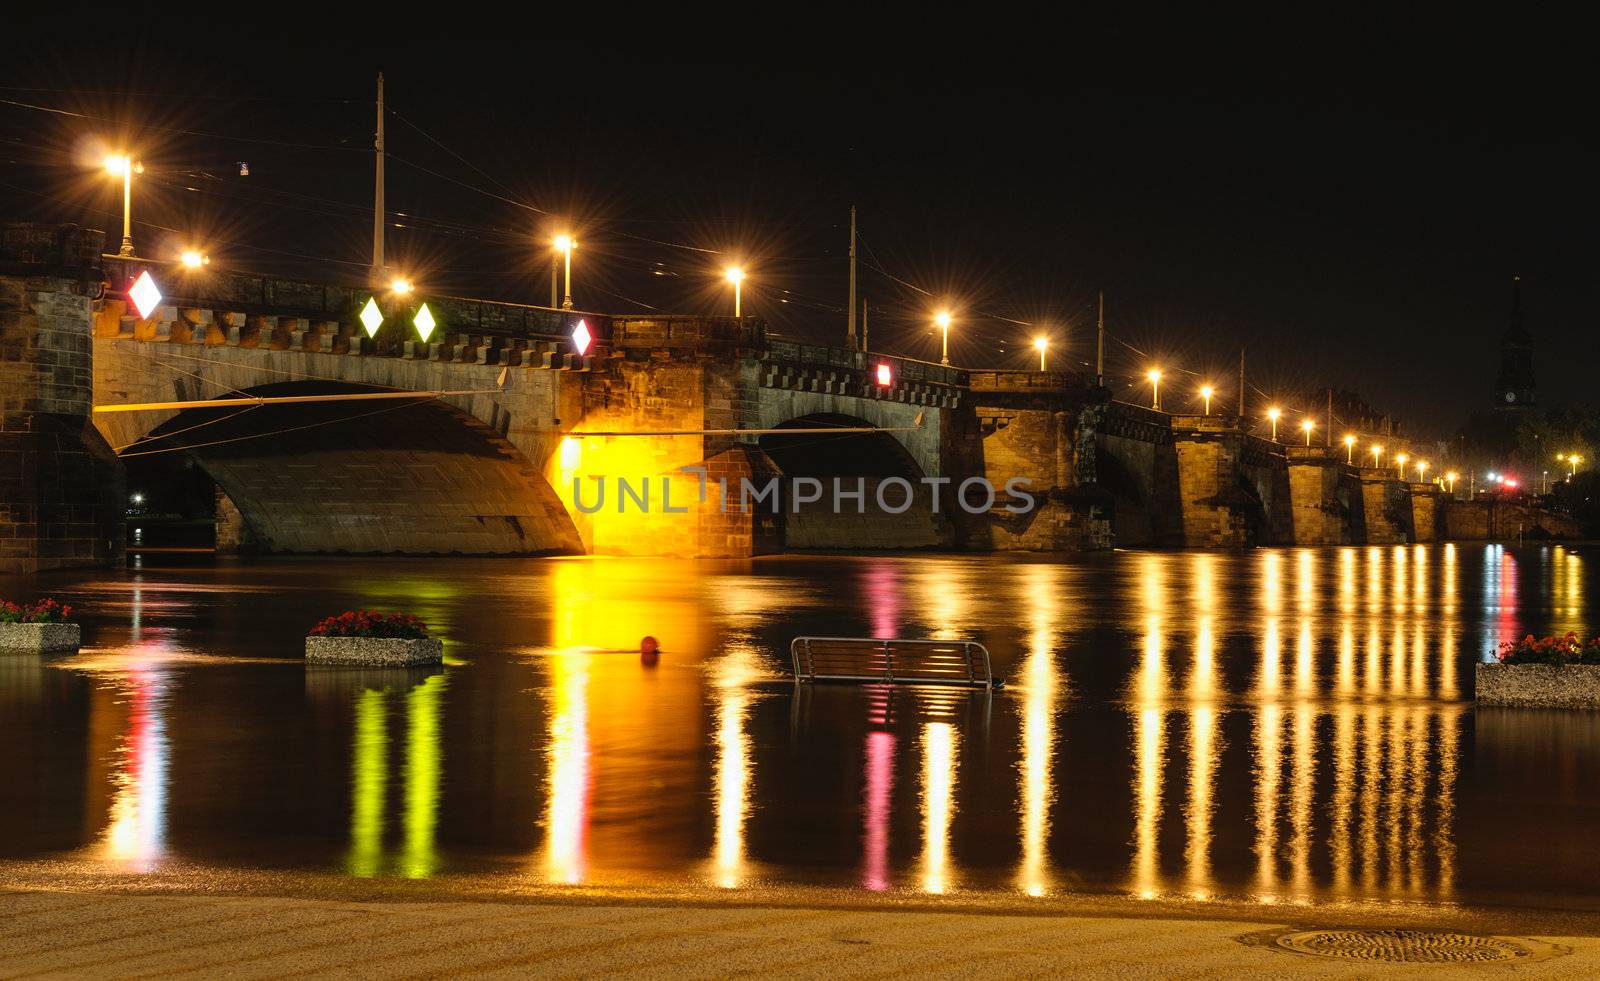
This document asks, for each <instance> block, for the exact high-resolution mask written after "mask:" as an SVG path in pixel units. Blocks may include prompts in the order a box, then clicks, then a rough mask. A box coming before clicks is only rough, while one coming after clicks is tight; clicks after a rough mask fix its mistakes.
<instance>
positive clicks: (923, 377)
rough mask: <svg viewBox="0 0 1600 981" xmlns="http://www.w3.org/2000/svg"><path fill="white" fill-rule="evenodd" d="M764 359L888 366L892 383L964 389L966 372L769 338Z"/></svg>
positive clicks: (859, 368)
mask: <svg viewBox="0 0 1600 981" xmlns="http://www.w3.org/2000/svg"><path fill="white" fill-rule="evenodd" d="M767 357H768V358H769V359H772V360H777V361H793V362H796V363H799V364H807V365H827V366H831V367H835V368H847V369H851V370H855V371H863V372H865V371H870V370H872V369H874V368H875V366H877V365H878V364H888V365H889V368H890V370H891V371H892V372H894V377H895V381H896V382H928V383H931V384H934V385H949V386H951V387H964V386H965V385H966V384H967V376H968V375H969V372H967V371H965V370H963V369H961V368H954V367H951V366H950V365H944V364H935V363H933V362H931V361H918V360H917V359H915V358H903V357H900V356H899V355H894V354H879V353H878V352H876V351H850V350H847V349H845V348H842V347H830V346H828V345H824V344H800V343H797V342H795V341H784V340H775V339H771V340H769V341H768V342H767Z"/></svg>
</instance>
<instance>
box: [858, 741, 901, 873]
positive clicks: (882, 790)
mask: <svg viewBox="0 0 1600 981" xmlns="http://www.w3.org/2000/svg"><path fill="white" fill-rule="evenodd" d="M893 792H894V735H893V734H892V733H887V732H869V733H867V806H866V835H865V838H866V842H865V844H866V861H865V865H864V868H863V869H862V874H861V885H862V886H864V887H865V888H867V889H871V890H872V891H873V892H882V891H884V890H885V889H888V888H889V802H890V797H891V796H892V795H893Z"/></svg>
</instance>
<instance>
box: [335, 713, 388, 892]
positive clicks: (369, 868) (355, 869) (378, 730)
mask: <svg viewBox="0 0 1600 981" xmlns="http://www.w3.org/2000/svg"><path fill="white" fill-rule="evenodd" d="M388 714H389V707H388V705H387V704H385V699H384V693H383V692H382V691H377V690H374V689H367V690H364V691H362V692H361V694H359V695H357V696H356V729H355V753H354V756H353V758H352V759H351V761H350V853H349V855H348V856H347V857H346V859H345V870H346V871H348V872H349V873H350V874H351V875H359V876H373V875H377V874H378V873H379V872H380V871H382V870H383V825H384V803H385V800H386V798H387V796H388V791H389V718H388Z"/></svg>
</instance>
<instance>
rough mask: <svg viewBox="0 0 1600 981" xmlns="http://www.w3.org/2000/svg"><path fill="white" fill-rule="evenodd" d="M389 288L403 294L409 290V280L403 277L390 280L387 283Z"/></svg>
mask: <svg viewBox="0 0 1600 981" xmlns="http://www.w3.org/2000/svg"><path fill="white" fill-rule="evenodd" d="M389 290H390V291H391V292H393V293H396V294H398V295H400V296H405V295H406V294H407V293H409V292H411V280H409V279H405V278H403V277H402V278H399V279H395V280H392V281H390V283H389Z"/></svg>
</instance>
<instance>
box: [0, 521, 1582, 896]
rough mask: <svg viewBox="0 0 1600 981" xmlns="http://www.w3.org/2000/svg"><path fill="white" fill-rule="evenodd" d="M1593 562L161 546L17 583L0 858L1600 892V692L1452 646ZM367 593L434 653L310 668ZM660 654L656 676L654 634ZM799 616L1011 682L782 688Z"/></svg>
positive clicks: (340, 870)
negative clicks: (37, 633) (981, 662)
mask: <svg viewBox="0 0 1600 981" xmlns="http://www.w3.org/2000/svg"><path fill="white" fill-rule="evenodd" d="M1596 562H1600V550H1595V549H1589V548H1586V547H1581V546H1580V547H1576V548H1563V547H1558V546H1528V547H1523V548H1511V547H1502V546H1499V545H1488V546H1485V545H1444V546H1411V547H1370V548H1326V549H1259V550H1256V551H1252V552H1246V553H1218V552H1135V551H1124V552H1115V553H1107V554H1099V555H1086V556H1073V557H1066V558H1061V557H1051V558H1046V557H1040V556H991V555H974V556H952V555H931V554H930V555H895V556H848V557H845V556H784V557H774V558H768V559H761V560H756V561H753V562H744V563H708V562H699V563H695V562H679V561H667V560H648V559H604V558H570V559H516V560H514V559H505V560H481V559H365V560H354V559H352V560H335V561H330V560H326V559H272V560H264V559H256V560H227V559H218V558H211V557H205V558H199V559H191V560H187V561H186V562H185V561H184V560H176V559H175V560H169V564H166V565H161V566H158V565H155V564H152V563H151V562H150V561H149V560H146V561H145V563H144V564H143V566H142V567H135V568H131V569H126V570H118V571H115V572H94V573H86V574H72V575H63V576H56V577H50V578H45V579H42V580H40V581H38V582H34V583H30V584H29V585H28V589H29V590H30V593H31V594H40V593H44V592H48V594H50V595H54V596H56V597H58V598H61V599H63V600H65V601H67V602H70V603H71V604H72V605H74V606H75V607H78V609H79V610H80V617H79V619H81V620H82V622H83V623H84V628H85V648H84V650H83V651H82V652H81V653H80V654H79V655H77V656H75V657H69V658H62V659H46V660H42V661H41V660H40V659H37V658H22V657H12V658H4V659H0V745H3V746H4V747H5V752H4V753H0V860H4V861H5V862H7V863H10V864H11V866H12V867H13V868H20V867H24V866H28V865H38V864H41V863H48V864H50V865H51V866H52V867H65V868H72V869H75V870H78V871H79V872H80V873H83V874H88V875H93V874H96V873H100V872H104V873H117V874H119V875H124V876H125V875H135V876H137V875H144V874H159V873H161V872H162V871H163V870H170V869H178V868H186V869H195V868H199V869H216V870H229V871H232V872H237V871H240V870H245V871H270V872H275V873H285V872H289V873H295V872H299V873H317V874H320V875H324V876H327V875H333V876H336V877H353V878H362V877H373V878H394V879H406V878H411V879H434V880H435V881H436V882H438V883H441V884H444V885H445V886H448V883H449V882H450V881H451V877H452V876H457V877H461V878H462V879H463V880H464V879H466V878H469V877H470V878H472V879H473V880H474V881H483V880H485V879H487V880H490V881H494V880H504V881H505V882H508V883H509V882H533V883H542V884H546V885H555V886H564V885H606V884H640V885H646V884H661V883H670V884H691V885H695V886H700V887H705V888H709V889H727V890H735V891H736V890H739V889H744V888H754V887H758V886H763V885H774V884H777V885H813V886H816V885H820V886H828V887H836V888H839V889H843V890H847V891H851V892H859V893H860V894H861V896H862V897H863V898H867V896H868V894H870V893H873V892H885V893H890V894H899V895H906V894H930V893H932V894H948V895H954V894H960V893H963V892H967V893H977V892H1000V893H1006V894H1010V895H1013V896H1016V897H1030V896H1050V895H1058V894H1061V893H1064V892H1092V893H1114V894H1122V895H1129V896H1134V897H1165V898H1171V897H1183V898H1190V899H1211V898H1216V899H1232V900H1242V901H1256V902H1307V901H1313V902H1322V901H1340V900H1345V901H1362V900H1376V901H1380V902H1398V901H1406V902H1423V903H1447V904H1503V903H1517V904H1534V905H1539V906H1547V907H1562V908H1576V909H1594V908H1600V884H1597V879H1596V874H1595V873H1596V872H1597V871H1600V836H1596V835H1595V834H1594V829H1595V828H1596V827H1597V825H1600V776H1597V774H1600V713H1596V714H1593V715H1591V714H1588V713H1581V712H1563V711H1555V710H1510V709H1478V710H1474V707H1473V703H1472V701H1471V695H1472V685H1473V665H1474V664H1475V663H1476V662H1478V661H1481V660H1483V659H1485V658H1488V657H1492V652H1493V651H1494V649H1495V647H1496V645H1497V644H1498V643H1499V642H1501V641H1503V640H1506V639H1511V638H1516V637H1520V636H1522V635H1523V634H1525V633H1529V632H1533V633H1542V632H1547V631H1563V632H1564V631H1566V630H1569V629H1573V630H1580V631H1582V630H1585V629H1588V630H1590V631H1594V630H1596V629H1597V628H1600V624H1597V623H1596V622H1595V620H1594V619H1593V618H1592V617H1590V616H1589V611H1590V608H1591V607H1592V606H1593V605H1594V600H1595V598H1596V590H1597V588H1600V576H1597V575H1591V572H1597V571H1600V570H1597V569H1596V566H1595V563H1596ZM363 607H370V608H376V609H385V610H403V611H407V612H411V613H415V614H417V615H419V616H421V617H422V618H423V619H424V620H426V621H427V622H428V624H429V625H430V627H431V628H432V630H433V632H434V633H435V634H437V635H439V636H442V637H443V638H445V641H446V653H447V660H448V663H447V665H446V666H445V667H444V668H443V669H436V670H431V671H410V672H408V671H392V672H362V671H341V670H333V669H308V668H307V667H305V666H304V665H303V663H302V662H301V660H300V655H301V651H302V647H303V641H302V638H303V637H304V635H305V632H306V629H307V628H308V627H309V626H310V625H311V624H312V623H314V622H315V621H316V620H318V619H320V618H321V617H323V616H326V615H329V614H332V613H337V612H340V611H342V610H345V609H351V608H363ZM647 634H648V635H652V636H654V637H657V638H659V639H660V642H661V646H662V654H661V657H660V659H659V662H658V663H656V664H654V665H649V664H645V663H643V661H642V660H641V658H640V656H639V655H638V653H637V650H638V647H639V641H640V639H641V638H642V637H644V636H645V635H647ZM804 634H823V635H834V636H838V635H844V636H872V637H896V636H897V637H940V638H957V637H959V638H969V639H975V640H979V641H982V642H983V643H984V644H986V645H987V646H988V647H989V649H990V651H991V652H992V655H993V658H994V664H995V671H996V673H998V674H1001V675H1003V676H1005V677H1006V678H1007V679H1008V684H1007V685H1006V687H1005V689H1004V690H1002V691H1000V692H998V693H995V694H993V695H987V694H974V693H968V692H954V691H924V690H913V689H899V690H888V689H884V688H877V687H871V688H863V687H841V686H819V687H815V688H813V687H811V686H801V687H796V686H795V685H794V684H793V683H792V682H791V681H789V680H788V678H787V667H788V655H787V651H788V644H789V640H790V638H792V637H794V636H796V635H804Z"/></svg>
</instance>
